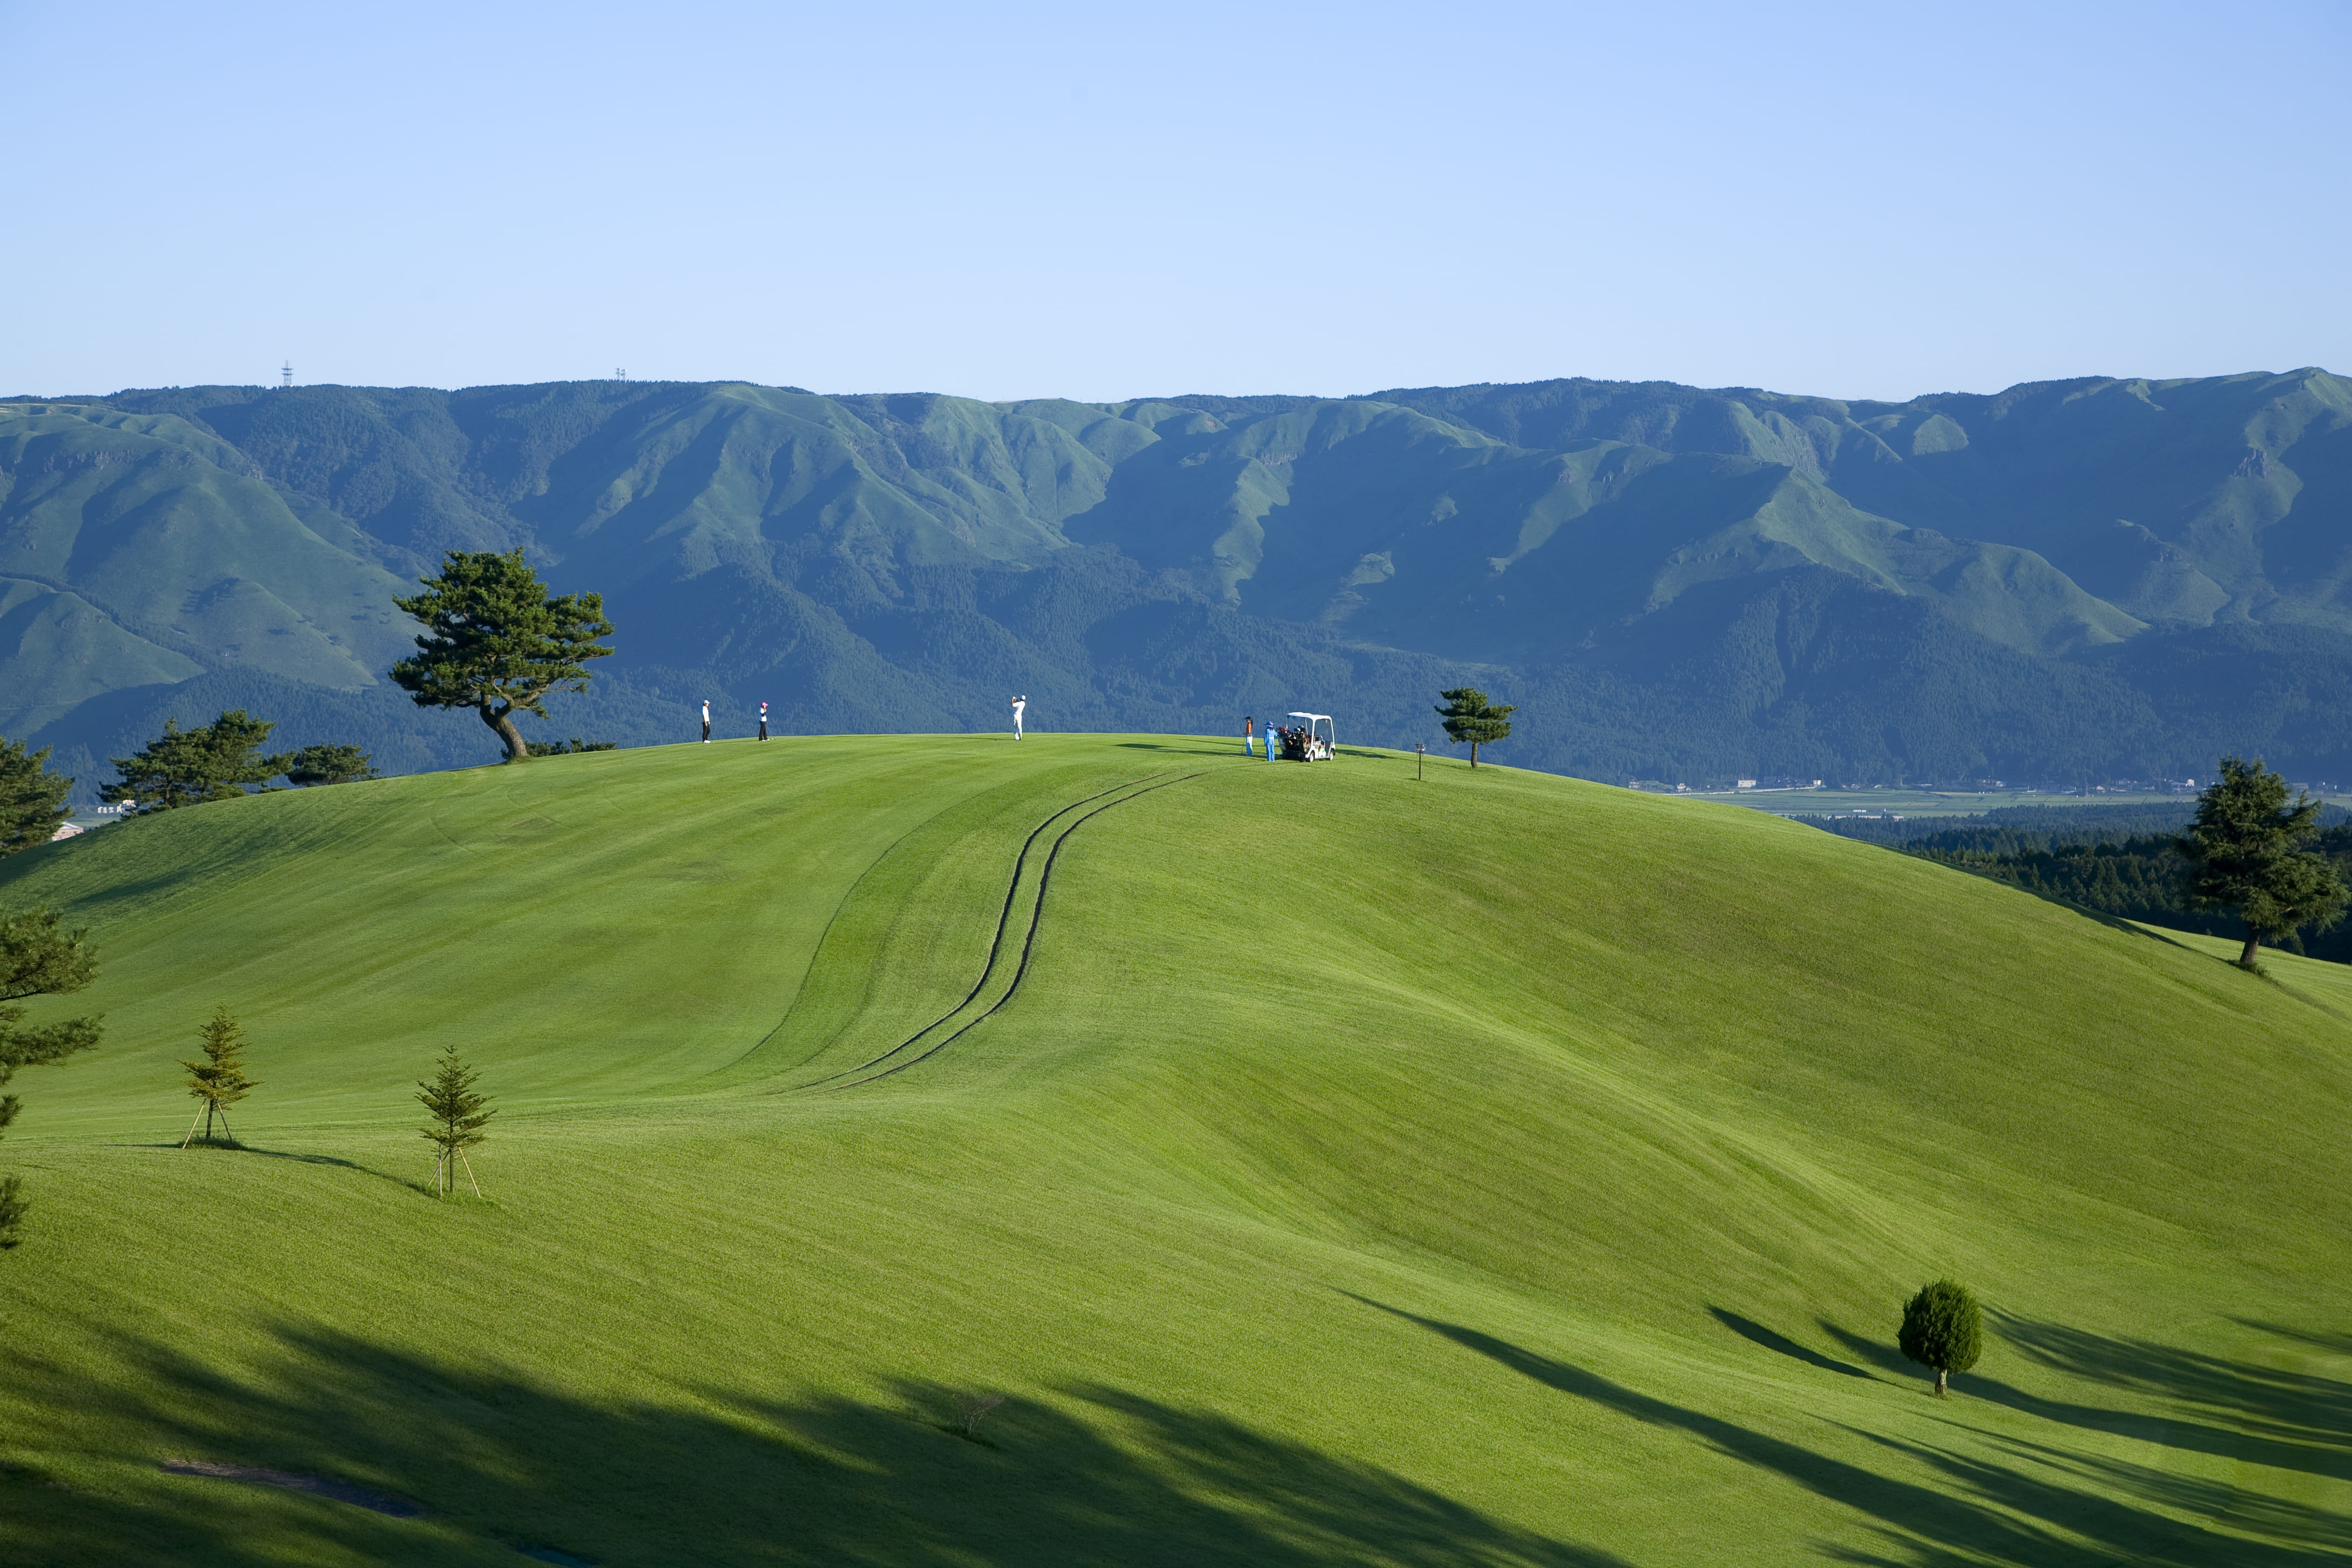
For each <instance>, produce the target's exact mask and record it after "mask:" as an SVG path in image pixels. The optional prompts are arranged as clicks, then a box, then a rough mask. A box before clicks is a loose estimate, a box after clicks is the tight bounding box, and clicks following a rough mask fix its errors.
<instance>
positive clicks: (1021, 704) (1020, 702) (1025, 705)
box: [1013, 697, 1029, 741]
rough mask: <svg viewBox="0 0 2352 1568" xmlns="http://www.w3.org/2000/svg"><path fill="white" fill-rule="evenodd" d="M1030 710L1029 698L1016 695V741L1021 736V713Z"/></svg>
mask: <svg viewBox="0 0 2352 1568" xmlns="http://www.w3.org/2000/svg"><path fill="white" fill-rule="evenodd" d="M1028 710H1029V699H1027V698H1026V697H1016V698H1014V699H1013V739H1014V740H1016V741H1017V740H1019V739H1020V738H1021V715H1023V714H1024V713H1026V712H1027V711H1028Z"/></svg>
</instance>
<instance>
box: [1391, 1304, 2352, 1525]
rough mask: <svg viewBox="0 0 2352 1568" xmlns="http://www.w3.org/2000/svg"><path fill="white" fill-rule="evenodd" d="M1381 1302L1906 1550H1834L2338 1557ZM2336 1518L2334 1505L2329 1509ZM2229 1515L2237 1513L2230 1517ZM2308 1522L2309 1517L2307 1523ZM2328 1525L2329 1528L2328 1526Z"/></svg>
mask: <svg viewBox="0 0 2352 1568" xmlns="http://www.w3.org/2000/svg"><path fill="white" fill-rule="evenodd" d="M1368 1304H1369V1305H1372V1306H1376V1307H1380V1310H1382V1311H1384V1312H1390V1313H1393V1314H1394V1315H1395V1316H1397V1317H1400V1318H1402V1319H1404V1320H1406V1321H1409V1322H1412V1323H1416V1324H1419V1325H1420V1326H1421V1327H1423V1328H1424V1329H1427V1330H1428V1331H1431V1332H1432V1333H1434V1334H1440V1335H1443V1336H1444V1338H1446V1339H1449V1340H1452V1341H1453V1342H1454V1343H1456V1344H1458V1345H1461V1346H1463V1347H1464V1348H1465V1349H1467V1350H1471V1351H1475V1352H1477V1353H1478V1354H1480V1355H1483V1356H1486V1357H1487V1358H1489V1359H1490V1360H1493V1361H1495V1362H1497V1363H1500V1364H1502V1365H1504V1366H1507V1367H1508V1368H1510V1369H1511V1370H1512V1371H1514V1372H1516V1373H1519V1374H1520V1375H1521V1376H1523V1377H1527V1378H1530V1379H1532V1380H1533V1381H1535V1382H1537V1383H1540V1384H1543V1385H1544V1386H1546V1387H1548V1388H1553V1389H1557V1390H1559V1392H1560V1393H1562V1394H1569V1395H1570V1396H1572V1397H1575V1398H1579V1399H1584V1400H1589V1401H1591V1402H1592V1403H1594V1404H1597V1405H1604V1406H1606V1407H1608V1408H1610V1409H1612V1410H1615V1411H1617V1412H1619V1413H1620V1414H1622V1415H1628V1416H1631V1417H1633V1419H1635V1420H1637V1421H1642V1422H1644V1423H1646V1424H1648V1425H1651V1426H1664V1427H1670V1428H1673V1429H1675V1430H1678V1431H1683V1432H1687V1433H1689V1434H1691V1435H1692V1436H1696V1437H1697V1438H1699V1439H1700V1440H1701V1441H1703V1442H1706V1443H1707V1444H1708V1445H1710V1446H1711V1447H1714V1448H1715V1449H1716V1450H1717V1452H1719V1453H1722V1454H1725V1455H1727V1456H1728V1457H1730V1458H1735V1459H1738V1460H1740V1461H1742V1462H1744V1463H1747V1464H1749V1465H1753V1466H1756V1467H1757V1468H1760V1469H1765V1470H1769V1471H1771V1472H1773V1473H1774V1474H1777V1475H1779V1476H1780V1477H1782V1478H1783V1479H1787V1480H1789V1481H1790V1482H1792V1483H1794V1484H1795V1485H1797V1486H1799V1487H1801V1488H1803V1489H1806V1490H1808V1491H1811V1492H1813V1493H1816V1494H1817V1495H1819V1496H1822V1497H1824V1498H1827V1499H1829V1500H1832V1501H1834V1502H1837V1503H1839V1504H1842V1505H1843V1506H1844V1507H1846V1508H1850V1509H1853V1510H1856V1511H1857V1512H1859V1513H1861V1514H1863V1515H1864V1516H1865V1517H1867V1518H1868V1519H1869V1520H1870V1521H1872V1525H1873V1528H1874V1530H1875V1531H1877V1533H1878V1534H1880V1535H1881V1536H1882V1537H1883V1538H1884V1539H1885V1541H1886V1542H1887V1543H1888V1545H1889V1546H1890V1548H1892V1549H1893V1550H1895V1551H1896V1552H1902V1553H1903V1554H1904V1555H1903V1556H1901V1557H1868V1556H1864V1555H1860V1554H1856V1553H1851V1552H1845V1553H1839V1554H1841V1555H1843V1556H1844V1557H1845V1558H1846V1559H1847V1560H1848V1561H1852V1562H1857V1563H1900V1562H1906V1561H1907V1562H1908V1563H1914V1564H1934V1565H1937V1568H1943V1565H1946V1564H1951V1565H1957V1564H1959V1563H1999V1564H2010V1565H2014V1568H2093V1565H2095V1564H2096V1565H2100V1568H2105V1565H2107V1564H2112V1563H2116V1562H2118V1561H2121V1562H2128V1563H2147V1564H2157V1565H2162V1568H2210V1565H2211V1564H2216V1563H2231V1564H2237V1565H2240V1568H2287V1565H2290V1564H2293V1565H2295V1568H2308V1565H2315V1564H2316V1563H2320V1562H2323V1561H2327V1560H2330V1559H2333V1558H2334V1556H2335V1553H2333V1552H2314V1551H2310V1550H2307V1549H2305V1547H2304V1546H2303V1545H2302V1544H2299V1543H2296V1544H2273V1543H2267V1542H2258V1541H2251V1540H2248V1539H2246V1538H2244V1537H2242V1536H2239V1535H2232V1534H2225V1533H2222V1532H2221V1531H2215V1530H2210V1529H2208V1528H2206V1527H2205V1526H2204V1525H2202V1524H2199V1523H2184V1522H2182V1521H2178V1520H2175V1519H2172V1518H2169V1517H2168V1516H2167V1515H2164V1514H2161V1513H2158V1512H2156V1511H2154V1510H2151V1509H2146V1508H2140V1507H2136V1506H2134V1505H2133V1504H2131V1503H2129V1502H2125V1501H2120V1500H2116V1498H2114V1497H2111V1496H2102V1495H2100V1494H2098V1493H2096V1492H2093V1491H2088V1490H2084V1489H2080V1488H2078V1487H2076V1486H2073V1485H2069V1484H2067V1483H2066V1482H2065V1481H2064V1480H2062V1479H2054V1478H2053V1476H2052V1475H2049V1474H2042V1473H2033V1472H2030V1471H2029V1470H2028V1469H2026V1468H2022V1467H2021V1468H2002V1467H2000V1466H1998V1465H1992V1464H1988V1463H1986V1462H1985V1461H1983V1460H1982V1459H1979V1458H1968V1457H1964V1456H1961V1455H1958V1454H1956V1453H1953V1452H1949V1451H1947V1450H1940V1449H1935V1448H1929V1447H1923V1446H1920V1445H1916V1444H1907V1443H1899V1442H1895V1441H1894V1440H1892V1439H1888V1438H1885V1437H1882V1436H1876V1435H1874V1434H1870V1433H1858V1434H1857V1436H1864V1437H1866V1438H1868V1439H1869V1440H1870V1441H1871V1442H1874V1443H1877V1444H1879V1445H1881V1446H1883V1447H1885V1448H1887V1449H1889V1450H1892V1451H1896V1452H1900V1453H1902V1454H1905V1455H1906V1456H1907V1457H1909V1458H1912V1459H1914V1460H1916V1461H1917V1462H1919V1463H1921V1464H1924V1465H1927V1466H1929V1467H1931V1468H1933V1469H1935V1470H1936V1471H1937V1472H1939V1473H1940V1476H1941V1479H1943V1480H1944V1481H1945V1483H1946V1485H1945V1486H1942V1487H1938V1486H1930V1485H1927V1484H1923V1483H1922V1482H1918V1481H1912V1480H1906V1479H1900V1478H1898V1477H1895V1476H1890V1475H1883V1474H1880V1473H1879V1472H1877V1471H1875V1470H1870V1469H1865V1468H1863V1467H1861V1466H1859V1465H1855V1464H1853V1463H1850V1462H1848V1461H1846V1460H1843V1459H1838V1458H1831V1457H1829V1456H1827V1455H1824V1454H1819V1453H1816V1452H1814V1451H1813V1450H1811V1449H1810V1448H1807V1447H1803V1446H1802V1445H1801V1444H1798V1443H1793V1442H1790V1441H1789V1440H1788V1439H1786V1438H1782V1437H1776V1436H1771V1435H1770V1434H1769V1433H1764V1432H1758V1431H1754V1430H1751V1429H1750V1428H1748V1427H1746V1426H1740V1425H1739V1424H1738V1423H1737V1422H1734V1421H1728V1420H1726V1419H1724V1418H1723V1417H1721V1416H1717V1415H1708V1414H1706V1412H1704V1411H1699V1410H1693V1409H1689V1408H1687V1407H1685V1406H1683V1405H1675V1404H1673V1403H1671V1402H1670V1401H1667V1400H1664V1399H1659V1398H1656V1397H1654V1396H1653V1395H1650V1394H1642V1393H1638V1392H1636V1391H1635V1390H1633V1389H1630V1388H1627V1387H1625V1386H1623V1385H1622V1384H1617V1383H1614V1382H1612V1381H1611V1380H1610V1379H1608V1378H1605V1377H1602V1376H1601V1375H1600V1374H1598V1373H1591V1372H1587V1371H1585V1370H1584V1369H1583V1368H1581V1367H1578V1366H1574V1365H1572V1364H1570V1363H1567V1362H1562V1361H1556V1360H1554V1359H1552V1358H1551V1357H1549V1356H1545V1355H1541V1354H1538V1353H1537V1352H1533V1351H1529V1350H1526V1349H1524V1348H1522V1347H1520V1346H1518V1345H1515V1344H1513V1343H1511V1342H1509V1341H1507V1340H1503V1339H1498V1338H1496V1336H1494V1335H1492V1334H1487V1333H1482V1332H1480V1331H1478V1330H1476V1329H1472V1328H1466V1327H1464V1326H1463V1325H1461V1324H1458V1323H1448V1322H1444V1321H1439V1320H1437V1319H1433V1318H1423V1317H1420V1316H1418V1315H1416V1314H1414V1313H1412V1312H1406V1311H1402V1310H1399V1309H1397V1308H1394V1307H1387V1306H1381V1304H1380V1303H1379V1302H1370V1303H1368ZM2326 1517H2328V1518H2329V1519H2333V1518H2335V1517H2336V1516H2326ZM2231 1522H2232V1523H2233V1524H2242V1523H2243V1522H2244V1521H2242V1520H2240V1519H2237V1518H2235V1517H2233V1518H2232V1520H2231ZM2307 1528H2308V1527H2307ZM2329 1528H2332V1526H2330V1527H2329Z"/></svg>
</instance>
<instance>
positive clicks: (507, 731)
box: [482, 702, 530, 763]
mask: <svg viewBox="0 0 2352 1568" xmlns="http://www.w3.org/2000/svg"><path fill="white" fill-rule="evenodd" d="M482 722H483V723H485V724H488V726H489V727H490V731H491V732H492V733H493V734H495V735H497V736H498V738H499V742H500V743H502V744H503V745H504V746H505V747H506V749H507V761H509V762H510V763H526V762H529V761H530V746H528V745H526V744H525V743H524V742H523V738H522V731H520V730H518V729H516V728H515V721H514V704H513V703H511V702H509V703H508V704H507V705H506V706H505V707H503V708H493V707H491V706H490V705H489V704H488V703H487V702H485V703H483V704H482Z"/></svg>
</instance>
